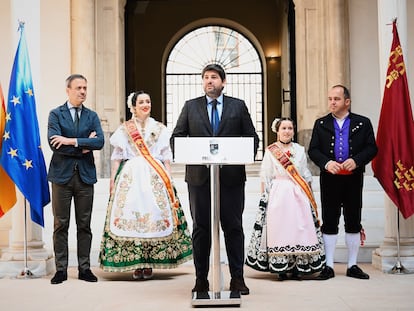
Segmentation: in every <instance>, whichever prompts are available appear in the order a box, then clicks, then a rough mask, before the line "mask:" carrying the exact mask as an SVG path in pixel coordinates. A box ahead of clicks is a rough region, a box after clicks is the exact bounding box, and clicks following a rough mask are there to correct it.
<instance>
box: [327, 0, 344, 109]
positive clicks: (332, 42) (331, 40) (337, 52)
mask: <svg viewBox="0 0 414 311" xmlns="http://www.w3.org/2000/svg"><path fill="white" fill-rule="evenodd" d="M325 5H326V8H327V9H326V24H325V27H324V28H325V31H326V38H327V39H326V50H327V55H326V60H327V68H326V72H327V85H326V86H327V90H328V89H329V88H331V87H332V86H334V85H336V84H343V85H345V86H347V87H350V85H349V84H350V77H349V30H348V29H349V25H348V20H349V19H348V1H347V0H328V1H325ZM326 96H327V94H326ZM325 98H327V97H325ZM324 103H325V104H326V106H327V105H328V101H327V99H325V101H324ZM324 108H325V107H324ZM325 109H326V108H325Z"/></svg>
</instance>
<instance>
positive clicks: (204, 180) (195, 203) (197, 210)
mask: <svg viewBox="0 0 414 311" xmlns="http://www.w3.org/2000/svg"><path fill="white" fill-rule="evenodd" d="M201 76H202V79H203V88H204V92H205V94H206V95H205V96H202V97H198V98H195V99H191V100H189V101H187V102H186V103H185V105H184V107H183V109H182V111H181V114H180V116H179V118H178V120H177V124H176V127H175V129H174V131H173V134H172V136H171V145H172V147H173V150H174V145H173V144H174V138H175V137H185V136H194V137H211V136H228V137H240V136H244V137H254V143H255V144H254V153H255V154H256V151H257V148H258V145H259V138H258V136H257V133H256V131H255V128H254V126H253V122H252V120H251V117H250V114H249V112H248V110H247V107H246V104H245V102H244V101H242V100H240V99H237V98H233V97H229V96H226V95H224V94H223V93H222V91H223V88H224V86H225V84H226V75H225V72H224V70H223V68H222V67H221V66H220V65H217V64H210V65H207V66H206V67H205V68H204V69H203V71H202V74H201ZM212 119H213V120H214V121H213V122H212V121H211V120H212ZM212 123H213V124H212ZM219 175H220V208H221V209H220V222H221V227H222V229H223V232H224V239H225V244H226V251H227V257H228V260H229V268H230V275H231V281H230V290H231V291H239V292H240V293H241V294H242V295H247V294H249V288H248V287H247V286H246V284H245V282H244V277H243V265H244V233H243V226H242V214H243V210H244V197H245V193H244V187H245V182H246V171H245V166H244V165H228V166H226V165H225V166H223V167H221V168H220V174H219ZM185 181H186V182H187V185H188V193H189V201H190V210H191V216H192V219H193V234H192V238H193V256H194V265H195V269H196V284H195V286H194V288H193V290H192V291H193V292H206V291H209V282H208V271H209V262H210V259H209V258H210V249H211V233H210V232H211V218H210V206H211V203H210V202H211V195H210V171H209V169H208V167H207V166H205V165H187V166H186V173H185Z"/></svg>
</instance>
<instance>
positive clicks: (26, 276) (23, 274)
mask: <svg viewBox="0 0 414 311" xmlns="http://www.w3.org/2000/svg"><path fill="white" fill-rule="evenodd" d="M23 253H24V268H23V270H22V272H20V274H19V275H18V276H17V278H19V279H25V280H26V279H35V278H37V276H35V275H34V274H33V273H32V272H31V271H30V269H29V267H28V266H27V200H26V198H24V238H23Z"/></svg>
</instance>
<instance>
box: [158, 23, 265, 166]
mask: <svg viewBox="0 0 414 311" xmlns="http://www.w3.org/2000/svg"><path fill="white" fill-rule="evenodd" d="M209 63H218V64H220V65H221V66H222V67H223V68H224V69H225V71H226V80H227V84H226V88H225V89H224V92H225V93H226V94H227V95H229V96H233V97H238V98H241V99H243V100H245V102H246V104H247V107H248V109H249V112H250V114H251V117H252V120H253V123H254V125H255V128H256V131H257V133H258V135H259V137H260V145H259V151H258V155H257V159H258V160H260V159H261V158H262V153H263V118H264V115H263V106H264V94H263V66H262V62H261V60H260V56H259V53H258V51H257V49H256V48H255V46H254V45H253V44H252V43H251V42H250V41H249V40H248V39H247V38H246V36H244V35H243V34H242V33H240V32H238V31H236V30H235V29H233V28H229V27H227V26H220V25H211V26H210V25H208V26H201V27H198V28H196V29H193V30H190V31H188V32H187V33H186V34H185V35H184V36H182V37H181V38H180V39H179V40H178V41H176V42H175V44H174V45H173V48H172V49H171V51H170V52H169V54H168V57H167V60H166V65H165V68H166V70H165V94H166V96H165V98H166V121H167V126H168V127H169V128H170V129H172V128H173V127H174V126H175V123H176V121H177V118H178V116H179V114H180V112H181V109H182V107H183V105H184V102H185V101H186V100H188V99H191V98H194V97H197V96H202V95H204V91H203V89H202V83H201V75H200V73H201V71H202V69H203V67H204V66H205V65H207V64H209Z"/></svg>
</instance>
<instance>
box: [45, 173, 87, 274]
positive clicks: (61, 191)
mask: <svg viewBox="0 0 414 311" xmlns="http://www.w3.org/2000/svg"><path fill="white" fill-rule="evenodd" d="M93 196H94V186H93V185H88V184H85V183H83V182H82V180H81V179H80V177H79V174H78V172H77V171H75V172H74V174H73V176H72V178H71V180H70V181H69V182H68V183H67V184H65V185H59V184H55V183H52V209H53V216H54V231H53V247H54V252H55V263H56V270H57V271H66V270H67V267H68V230H69V223H70V212H71V203H72V198H73V200H74V205H75V220H76V228H77V255H78V269H79V271H85V270H86V269H89V268H90V251H91V243H92V232H91V214H92V206H93Z"/></svg>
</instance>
